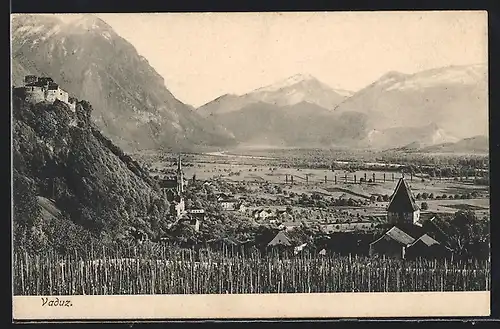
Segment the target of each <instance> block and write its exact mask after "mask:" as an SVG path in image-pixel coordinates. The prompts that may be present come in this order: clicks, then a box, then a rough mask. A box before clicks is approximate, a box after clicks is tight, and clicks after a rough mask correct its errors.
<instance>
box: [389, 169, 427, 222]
mask: <svg viewBox="0 0 500 329" xmlns="http://www.w3.org/2000/svg"><path fill="white" fill-rule="evenodd" d="M419 219H420V207H419V206H418V205H417V203H416V202H415V198H414V196H413V194H412V192H411V190H410V186H409V185H408V183H407V182H406V180H405V179H404V177H401V178H400V179H399V181H398V184H397V185H396V189H395V190H394V193H393V194H392V196H391V201H390V202H389V206H388V207H387V220H388V222H389V223H392V224H400V223H412V224H415V223H418V222H419Z"/></svg>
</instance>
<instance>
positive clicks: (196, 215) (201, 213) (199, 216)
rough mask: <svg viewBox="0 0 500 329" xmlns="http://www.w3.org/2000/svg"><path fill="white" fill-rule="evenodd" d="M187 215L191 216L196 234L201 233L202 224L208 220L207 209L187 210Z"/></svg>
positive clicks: (191, 222)
mask: <svg viewBox="0 0 500 329" xmlns="http://www.w3.org/2000/svg"><path fill="white" fill-rule="evenodd" d="M186 213H187V215H188V216H189V223H190V225H191V226H192V227H193V229H194V230H195V232H199V231H200V224H201V222H203V221H204V220H205V219H206V214H205V209H187V210H186Z"/></svg>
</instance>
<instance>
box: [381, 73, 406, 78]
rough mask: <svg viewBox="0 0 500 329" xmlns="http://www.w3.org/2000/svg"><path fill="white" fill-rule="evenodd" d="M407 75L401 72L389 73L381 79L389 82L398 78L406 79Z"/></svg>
mask: <svg viewBox="0 0 500 329" xmlns="http://www.w3.org/2000/svg"><path fill="white" fill-rule="evenodd" d="M406 76H407V74H405V73H402V72H399V71H389V72H387V73H385V74H384V75H382V77H381V78H380V79H381V80H388V79H398V78H404V77H406Z"/></svg>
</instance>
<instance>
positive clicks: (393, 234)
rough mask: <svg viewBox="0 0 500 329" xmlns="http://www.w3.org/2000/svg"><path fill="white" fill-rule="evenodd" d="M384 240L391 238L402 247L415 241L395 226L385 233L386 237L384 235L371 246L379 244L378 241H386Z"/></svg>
mask: <svg viewBox="0 0 500 329" xmlns="http://www.w3.org/2000/svg"><path fill="white" fill-rule="evenodd" d="M384 238H390V239H392V240H394V241H396V242H399V243H400V244H402V245H405V246H407V245H409V244H411V243H413V242H414V241H415V239H414V238H413V237H411V236H410V235H408V234H407V233H405V232H404V231H402V230H400V229H399V228H397V227H396V226H393V227H392V228H391V229H390V230H389V231H387V232H385V234H384V235H382V236H381V237H380V238H378V239H377V240H375V241H373V242H372V243H370V244H374V243H377V242H378V241H380V240H382V239H384Z"/></svg>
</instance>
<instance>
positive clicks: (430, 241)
mask: <svg viewBox="0 0 500 329" xmlns="http://www.w3.org/2000/svg"><path fill="white" fill-rule="evenodd" d="M448 255H451V250H450V249H449V248H448V247H446V246H443V245H441V244H440V243H439V242H438V241H436V240H435V239H434V238H432V237H431V236H429V235H427V234H424V235H422V236H421V237H420V238H418V239H416V240H415V241H413V243H411V244H410V245H408V247H407V250H406V258H407V259H412V258H418V257H422V258H427V259H432V258H443V257H446V256H448Z"/></svg>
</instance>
